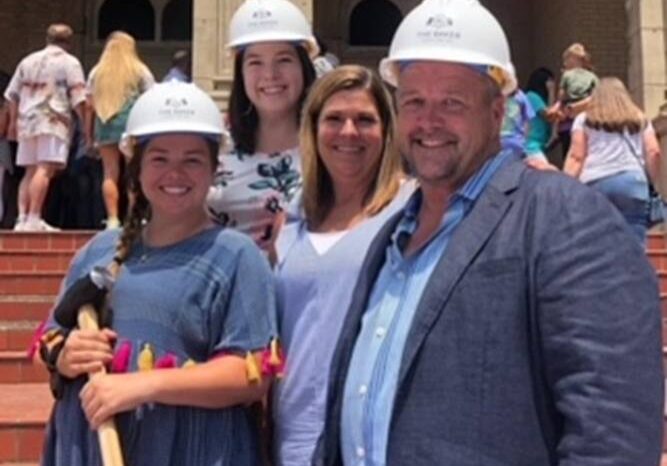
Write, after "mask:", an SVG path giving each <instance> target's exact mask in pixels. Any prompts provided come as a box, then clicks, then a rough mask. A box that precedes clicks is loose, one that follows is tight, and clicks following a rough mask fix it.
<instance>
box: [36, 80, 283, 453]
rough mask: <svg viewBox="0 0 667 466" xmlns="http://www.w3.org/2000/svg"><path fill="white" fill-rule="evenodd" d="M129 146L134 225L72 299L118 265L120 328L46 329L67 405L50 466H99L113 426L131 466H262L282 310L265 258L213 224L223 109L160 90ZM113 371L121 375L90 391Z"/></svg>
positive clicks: (142, 110) (134, 118)
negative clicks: (105, 429)
mask: <svg viewBox="0 0 667 466" xmlns="http://www.w3.org/2000/svg"><path fill="white" fill-rule="evenodd" d="M127 132H128V134H129V136H130V137H129V138H126V139H125V140H124V142H123V147H124V150H125V152H128V153H129V162H128V172H129V176H130V182H129V186H130V189H131V193H132V196H133V200H134V202H133V206H132V209H131V213H130V215H129V218H128V220H127V222H126V223H125V226H124V228H123V229H122V230H119V229H115V230H108V231H104V232H102V233H100V234H98V235H96V236H95V237H94V238H93V239H92V240H91V241H90V242H89V243H88V244H87V245H86V246H85V247H84V248H83V249H82V250H81V251H80V252H79V253H78V254H77V256H76V258H75V260H74V262H73V264H72V266H71V268H70V271H69V273H68V275H67V278H66V280H65V284H64V287H63V289H64V290H67V289H68V287H70V286H71V285H73V284H77V283H80V280H81V279H82V277H83V280H86V279H87V278H86V277H88V276H89V274H90V272H91V271H92V270H93V269H94V268H96V267H100V266H102V267H106V266H107V265H108V264H112V265H111V266H110V267H109V270H111V271H112V272H113V275H116V276H115V284H114V285H113V287H112V289H111V291H109V292H108V293H107V295H106V304H107V305H108V308H109V309H111V310H112V311H113V312H112V313H111V314H112V316H113V317H112V325H111V326H110V328H105V329H103V330H101V331H88V330H78V329H73V330H69V329H66V328H63V327H62V326H61V325H59V324H58V322H57V321H56V319H54V318H53V317H51V318H50V319H49V321H48V322H47V324H46V329H45V330H46V333H45V334H44V335H43V337H42V338H41V341H42V343H41V346H42V348H41V353H42V355H43V357H44V359H45V360H46V362H47V365H50V366H51V369H52V370H53V371H54V375H55V379H56V380H57V381H58V382H59V383H57V384H54V386H55V388H57V390H56V393H57V395H58V396H59V399H58V400H57V401H56V403H55V406H54V410H53V415H52V417H51V420H50V422H49V424H48V427H47V438H46V444H45V449H44V455H43V459H42V464H43V465H49V466H50V465H53V466H95V465H101V464H102V460H101V457H100V456H101V455H100V448H99V445H98V440H97V437H96V433H95V432H94V430H95V429H97V428H98V427H99V426H100V425H101V424H102V423H103V422H104V421H106V420H108V419H110V418H111V417H112V416H115V421H116V424H117V428H118V431H119V437H120V443H121V446H122V450H123V457H124V459H125V464H127V465H132V466H165V465H174V466H176V465H179V466H180V465H201V466H214V465H215V466H223V465H230V466H231V465H234V466H245V465H247V466H254V465H257V464H259V463H260V454H259V452H260V448H259V446H258V442H259V438H258V424H257V423H256V422H255V419H254V418H253V416H252V412H251V408H250V406H251V405H252V404H253V403H255V402H257V401H259V400H261V399H262V397H263V396H264V394H265V392H266V389H267V386H268V384H269V381H270V375H271V373H272V372H274V369H277V367H278V364H279V361H278V360H277V356H278V355H277V350H276V344H275V341H274V340H273V344H272V339H273V338H274V336H275V325H274V318H273V312H274V296H273V288H272V282H271V276H270V271H269V268H268V264H267V262H266V259H265V258H264V257H263V256H262V255H261V254H260V252H259V250H258V248H257V247H256V246H255V245H254V244H253V242H252V241H251V240H250V239H249V238H247V237H245V236H243V235H241V234H239V233H236V232H234V231H230V230H224V229H222V228H221V227H219V226H216V225H215V224H214V223H213V222H211V220H210V219H209V217H208V215H207V213H206V210H205V198H206V193H207V189H208V186H210V184H211V182H212V180H213V174H214V171H215V165H216V162H215V161H216V155H217V148H218V145H219V143H220V138H221V134H222V128H221V120H220V115H219V112H218V109H217V107H216V105H215V104H214V102H213V101H212V100H211V99H210V98H209V97H208V96H207V95H206V94H205V93H204V92H203V91H201V90H200V89H198V88H197V87H196V86H194V85H193V84H185V83H178V82H168V83H164V84H158V85H156V86H154V87H153V88H152V89H150V90H149V91H147V92H146V93H145V94H143V95H142V96H141V97H140V98H139V99H138V100H137V103H136V104H135V106H134V107H133V108H132V111H131V113H130V116H129V120H128V131H127ZM71 294H72V293H70V294H68V293H67V291H65V292H64V293H63V294H62V296H61V298H60V299H61V301H60V303H59V304H58V306H57V307H56V311H55V313H56V315H59V314H58V313H57V311H58V309H59V308H60V306H65V305H66V304H67V303H66V301H67V300H68V299H69V298H70V297H71ZM104 307H105V306H102V308H104ZM58 321H60V319H58ZM270 348H273V350H274V351H273V353H272V352H271V350H270ZM102 367H106V368H107V370H108V371H109V373H107V374H104V375H97V376H95V377H94V378H91V379H90V380H88V377H87V376H86V375H87V374H90V373H95V372H97V371H99V370H100V369H102ZM263 376H264V377H263Z"/></svg>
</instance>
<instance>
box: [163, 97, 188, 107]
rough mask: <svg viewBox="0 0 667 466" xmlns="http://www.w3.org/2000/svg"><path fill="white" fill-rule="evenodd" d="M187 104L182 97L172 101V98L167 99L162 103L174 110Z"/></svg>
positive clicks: (186, 100)
mask: <svg viewBox="0 0 667 466" xmlns="http://www.w3.org/2000/svg"><path fill="white" fill-rule="evenodd" d="M187 104H188V99H186V98H185V97H182V98H180V99H174V98H171V97H168V98H167V99H166V100H165V101H164V105H165V106H167V107H174V108H179V107H182V106H183V105H187Z"/></svg>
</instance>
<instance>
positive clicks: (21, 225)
mask: <svg viewBox="0 0 667 466" xmlns="http://www.w3.org/2000/svg"><path fill="white" fill-rule="evenodd" d="M14 231H26V230H25V220H23V219H21V220H16V223H15V224H14Z"/></svg>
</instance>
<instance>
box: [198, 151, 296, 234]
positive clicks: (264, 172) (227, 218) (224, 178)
mask: <svg viewBox="0 0 667 466" xmlns="http://www.w3.org/2000/svg"><path fill="white" fill-rule="evenodd" d="M300 188H301V156H300V155H299V151H298V149H296V148H294V149H290V150H286V151H282V152H274V153H262V152H257V153H254V154H248V153H243V152H240V151H237V150H232V151H229V152H225V153H222V154H221V155H220V166H219V168H218V173H217V174H216V179H215V182H214V184H213V186H212V187H211V190H210V192H209V195H208V207H209V211H210V212H211V214H212V215H213V216H214V217H215V219H216V220H217V221H218V222H219V223H221V224H223V225H225V226H228V227H230V228H234V229H236V230H239V231H241V232H243V233H246V234H249V235H250V236H251V237H252V238H253V239H254V240H255V241H256V242H258V243H261V242H262V241H266V240H268V239H270V238H272V237H273V236H274V233H275V232H274V231H273V230H274V225H275V222H276V216H277V215H278V214H279V213H281V212H282V211H283V210H284V209H285V208H286V206H287V204H288V203H289V202H290V201H291V200H292V199H293V198H294V196H295V195H296V193H297V192H298V191H299V190H300Z"/></svg>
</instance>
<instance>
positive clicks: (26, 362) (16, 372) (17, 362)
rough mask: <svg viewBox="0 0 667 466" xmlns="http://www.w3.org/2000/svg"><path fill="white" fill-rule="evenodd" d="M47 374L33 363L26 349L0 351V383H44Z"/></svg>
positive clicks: (47, 377)
mask: <svg viewBox="0 0 667 466" xmlns="http://www.w3.org/2000/svg"><path fill="white" fill-rule="evenodd" d="M48 380H49V375H48V372H47V370H46V369H45V368H44V367H41V366H39V365H36V364H34V363H33V362H32V361H31V360H30V359H28V355H27V353H26V351H0V384H10V383H11V384H19V383H45V382H47V381H48Z"/></svg>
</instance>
